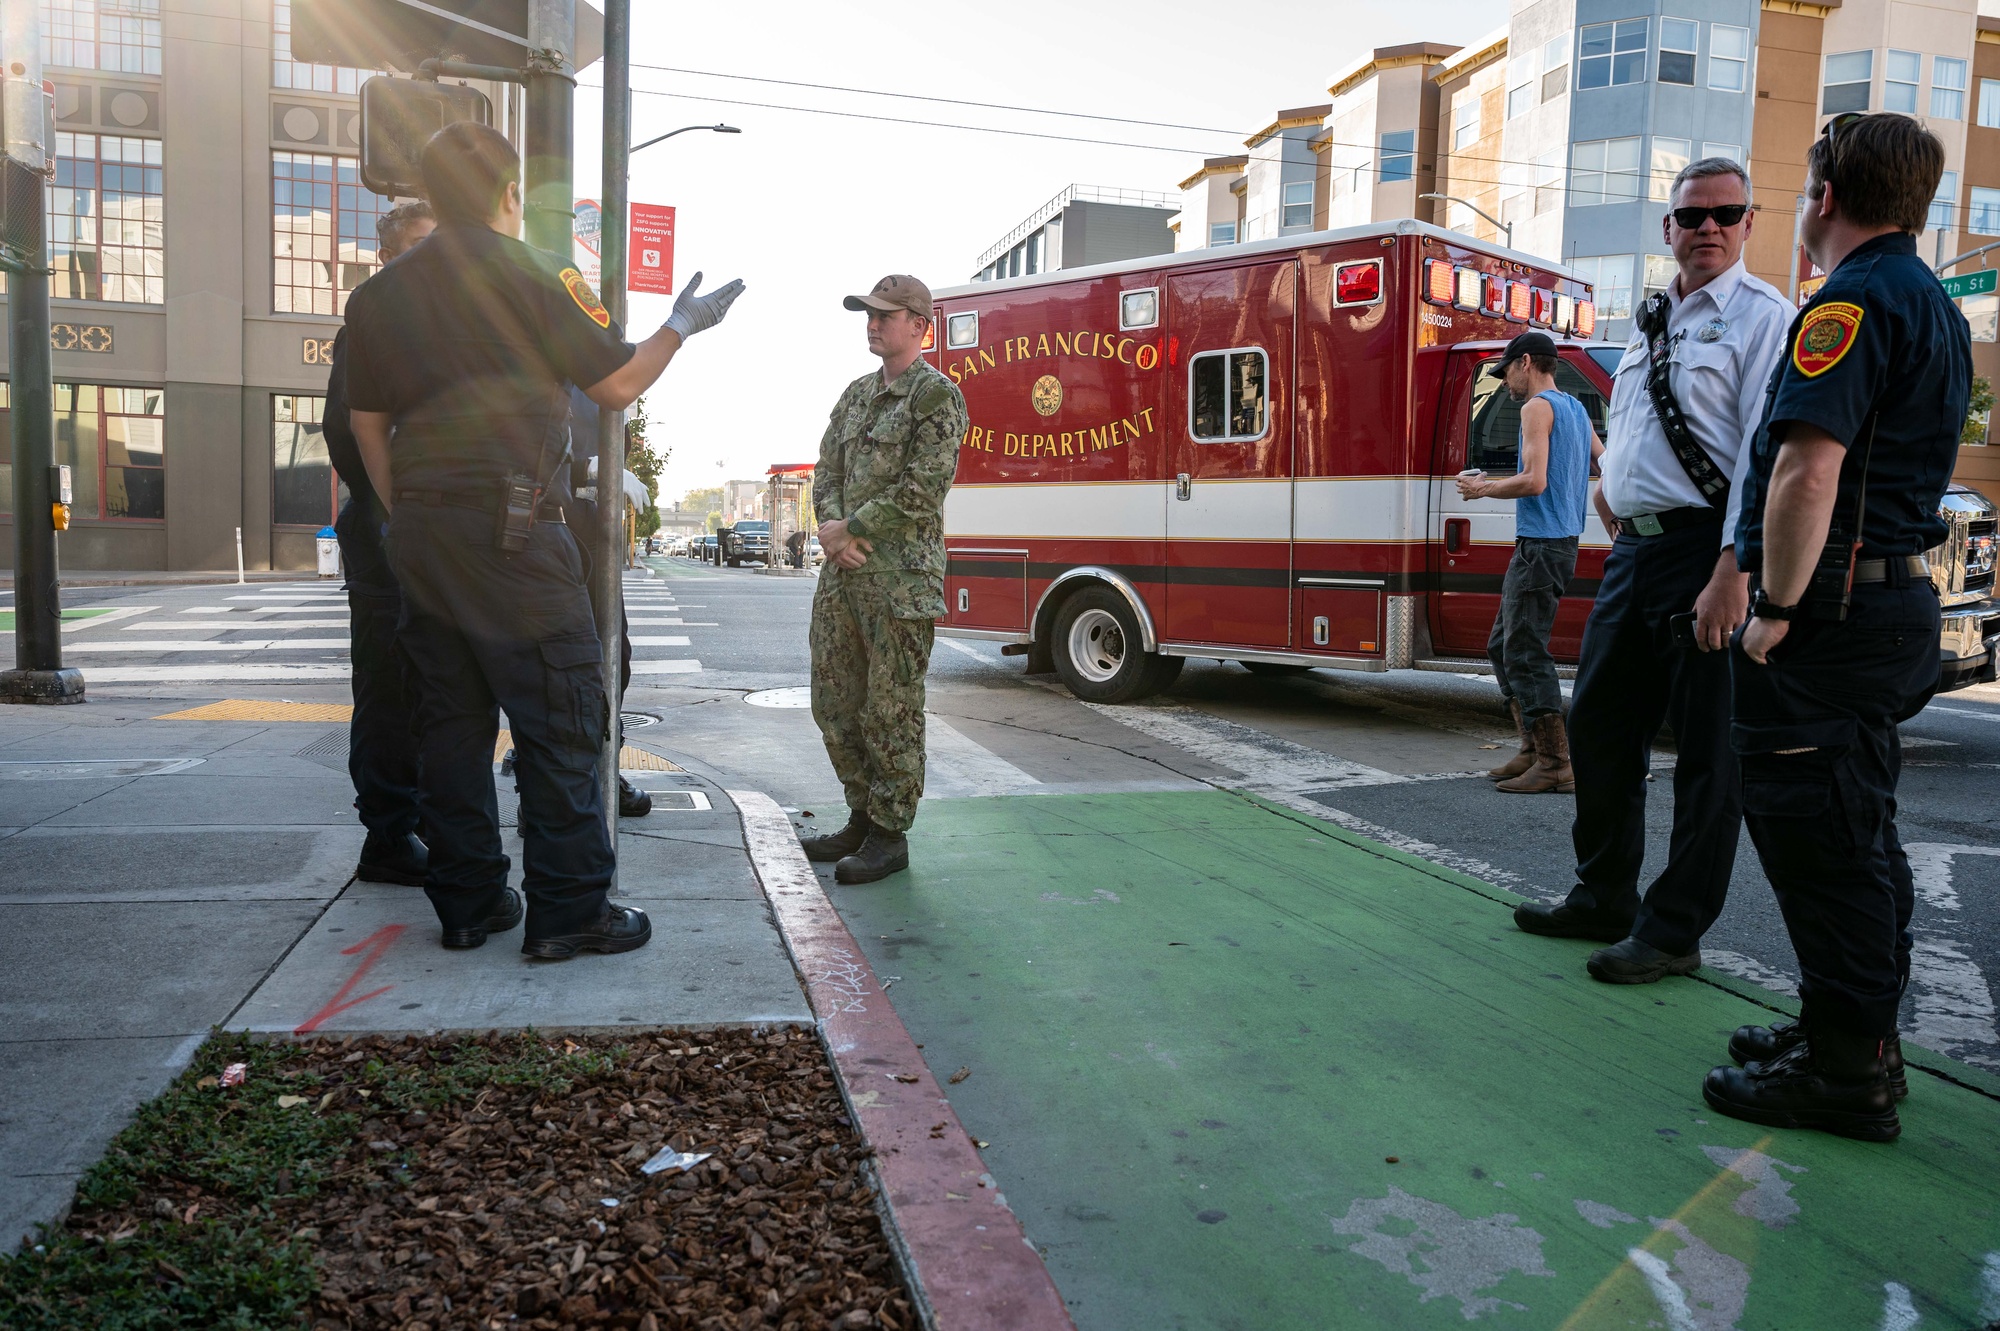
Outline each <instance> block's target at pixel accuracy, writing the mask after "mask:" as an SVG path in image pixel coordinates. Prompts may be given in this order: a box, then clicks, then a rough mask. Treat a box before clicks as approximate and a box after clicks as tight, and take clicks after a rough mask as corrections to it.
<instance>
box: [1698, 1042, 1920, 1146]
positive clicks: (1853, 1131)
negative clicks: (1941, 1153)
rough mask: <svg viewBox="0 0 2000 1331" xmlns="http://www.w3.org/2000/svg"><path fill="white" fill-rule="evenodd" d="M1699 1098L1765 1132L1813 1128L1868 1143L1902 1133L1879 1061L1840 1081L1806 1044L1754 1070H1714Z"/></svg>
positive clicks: (1728, 1067) (1723, 1112)
mask: <svg viewBox="0 0 2000 1331" xmlns="http://www.w3.org/2000/svg"><path fill="white" fill-rule="evenodd" d="M1701 1097H1702V1099H1704V1100H1706V1101H1708V1105H1709V1108H1711V1109H1713V1110H1715V1111H1716V1112H1717V1113H1719V1114H1727V1115H1729V1116H1730V1117H1731V1118H1740V1119H1743V1120H1745V1121H1746V1122H1750V1123H1761V1124H1763V1125H1764V1126H1765V1127H1767V1128H1813V1129H1816V1130H1818V1131H1820V1132H1831V1133H1833V1134H1834V1135H1835V1136H1839V1137H1852V1138H1854V1139H1855V1140H1856V1141H1864V1142H1892V1141H1894V1140H1896V1138H1897V1137H1899V1136H1901V1135H1902V1132H1903V1124H1902V1121H1901V1120H1900V1119H1898V1118H1897V1117H1896V1098H1895V1096H1894V1095H1892V1094H1891V1093H1890V1091H1889V1078H1888V1076H1887V1075H1886V1074H1885V1073H1884V1072H1883V1071H1882V1066H1881V1064H1880V1063H1879V1062H1878V1063H1876V1064H1875V1065H1874V1067H1873V1070H1872V1072H1868V1073H1863V1072H1860V1071H1856V1072H1855V1073H1854V1074H1853V1075H1850V1076H1841V1077H1836V1076H1834V1075H1832V1074H1831V1073H1829V1072H1828V1071H1827V1070H1826V1069H1824V1068H1823V1067H1822V1066H1821V1061H1820V1060H1818V1059H1816V1058H1814V1056H1813V1054H1812V1051H1811V1049H1810V1048H1809V1047H1808V1046H1805V1045H1800V1046H1799V1047H1797V1048H1795V1049H1793V1050H1792V1051H1791V1052H1789V1053H1787V1054H1786V1055H1785V1056H1784V1057H1783V1058H1778V1059H1774V1060H1772V1061H1771V1062H1769V1063H1759V1064H1757V1065H1756V1067H1755V1068H1754V1069H1753V1068H1737V1067H1730V1066H1727V1065H1724V1066H1722V1067H1719V1068H1715V1069H1712V1070H1711V1071H1710V1072H1709V1074H1708V1077H1707V1078H1706V1079H1705V1080H1704V1081H1703V1082H1702V1084H1701Z"/></svg>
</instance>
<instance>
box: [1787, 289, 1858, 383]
mask: <svg viewBox="0 0 2000 1331" xmlns="http://www.w3.org/2000/svg"><path fill="white" fill-rule="evenodd" d="M1862 312H1863V311H1862V309H1861V307H1860V306H1859V305H1850V304H1848V303H1847V302H1846V301H1844V300H1836V301H1829V302H1828V303H1827V304H1825V305H1816V306H1814V307H1813V308H1812V309H1811V310H1810V311H1808V312H1807V314H1806V319H1805V322H1804V323H1803V324H1801V325H1800V326H1799V335H1798V337H1797V338H1796V339H1794V340H1793V342H1792V368H1793V369H1795V370H1797V371H1798V372H1799V373H1800V374H1802V375H1804V376H1805V377H1806V378H1808V379H1815V378H1818V377H1819V376H1820V375H1822V374H1825V373H1826V372H1827V371H1828V370H1830V369H1832V368H1833V367H1834V366H1836V365H1838V364H1840V358H1841V357H1842V356H1845V355H1846V354H1847V353H1848V351H1849V350H1851V349H1852V348H1853V346H1854V337H1855V333H1856V332H1858V331H1859V330H1860V327H1861V315H1862Z"/></svg>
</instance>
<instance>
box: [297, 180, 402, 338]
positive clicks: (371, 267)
mask: <svg viewBox="0 0 2000 1331" xmlns="http://www.w3.org/2000/svg"><path fill="white" fill-rule="evenodd" d="M392 206H393V205H392V203H391V201H390V200H388V199H384V198H381V197H379V196H378V195H375V194H371V193H369V192H368V191H367V190H366V189H363V188H362V185H361V163H360V162H359V161H357V160H356V159H354V158H352V157H329V156H325V155H323V154H320V153H290V152H274V153H272V154H271V212H272V220H271V254H272V258H273V263H272V272H273V289H272V297H271V308H272V309H273V310H275V311H277V312H278V313H280V314H324V315H335V314H344V313H346V311H347V293H348V292H350V291H352V290H354V288H356V287H358V286H360V285H361V284H362V283H363V282H365V281H367V280H368V278H369V275H370V274H372V273H374V271H375V270H376V269H377V268H379V267H380V266H381V265H380V263H378V262H377V260H376V255H375V244H376V242H375V219H376V218H378V217H380V216H381V215H382V214H383V213H386V212H388V211H389V209H390V208H391V207H392Z"/></svg>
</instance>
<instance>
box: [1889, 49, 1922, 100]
mask: <svg viewBox="0 0 2000 1331" xmlns="http://www.w3.org/2000/svg"><path fill="white" fill-rule="evenodd" d="M1923 71H1924V58H1923V57H1922V56H1920V55H1918V54H1917V53H1916V52H1915V51H1891V52H1889V58H1888V60H1887V61H1886V62H1885V63H1884V64H1883V66H1882V109H1883V110H1884V111H1901V112H1902V113H1903V114H1904V115H1906V116H1913V115H1915V114H1916V113H1917V80H1918V79H1919V78H1920V77H1921V76H1922V75H1923Z"/></svg>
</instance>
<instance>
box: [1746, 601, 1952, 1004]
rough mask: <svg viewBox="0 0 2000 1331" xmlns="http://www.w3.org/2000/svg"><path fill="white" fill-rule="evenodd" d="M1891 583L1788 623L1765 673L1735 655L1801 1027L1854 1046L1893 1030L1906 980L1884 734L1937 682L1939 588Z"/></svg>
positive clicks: (1752, 786) (1749, 794) (1763, 836)
mask: <svg viewBox="0 0 2000 1331" xmlns="http://www.w3.org/2000/svg"><path fill="white" fill-rule="evenodd" d="M1898 581H1902V582H1905V583H1906V584H1907V585H1903V586H1892V585H1888V584H1883V583H1875V584H1863V585H1861V586H1857V587H1856V588H1855V589H1854V598H1853V603H1852V605H1851V606H1850V608H1849V610H1848V616H1847V618H1846V619H1845V620H1843V621H1841V622H1838V623H1835V622H1831V621H1825V620H1801V621H1799V622H1797V623H1795V624H1793V625H1792V628H1791V631H1790V632H1789V633H1788V634H1787V635H1786V637H1785V640H1784V641H1783V642H1781V643H1780V644H1778V647H1777V649H1776V650H1775V651H1774V652H1773V653H1772V654H1771V663H1770V664H1769V665H1762V666H1760V665H1758V664H1757V663H1756V662H1754V661H1752V660H1750V658H1749V657H1747V656H1745V655H1743V652H1742V650H1741V648H1740V647H1738V648H1736V649H1735V650H1733V651H1732V652H1731V675H1732V680H1731V682H1732V686H1733V689H1732V691H1733V694H1734V699H1735V709H1734V715H1733V724H1732V727H1731V734H1730V738H1731V740H1732V742H1733V743H1734V745H1735V748H1736V752H1737V754H1738V756H1739V757H1740V758H1741V760H1742V763H1743V813H1744V819H1745V821H1746V822H1748V824H1749V826H1750V839H1751V840H1752V841H1753V842H1755V843H1756V846H1757V855H1758V858H1759V859H1761V860H1762V861H1763V864H1764V874H1765V876H1766V877H1768V878H1769V879H1770V880H1771V886H1772V888H1773V889H1774V890H1775V891H1776V893H1777V897H1778V908H1779V909H1780V910H1781V911H1782V912H1783V913H1784V916H1785V928H1786V929H1787V930H1788V931H1789V932H1790V934H1791V936H1792V949H1793V950H1794V951H1795V952H1796V953H1797V954H1798V958H1799V976H1800V978H1799V1001H1800V1004H1801V1007H1802V1008H1803V1010H1804V1016H1805V1019H1806V1021H1807V1022H1808V1024H1809V1025H1811V1026H1813V1027H1815V1028H1817V1029H1821V1030H1830V1031H1834V1032H1837V1033H1839V1034H1841V1035H1845V1036H1849V1037H1853V1038H1856V1039H1860V1040H1866V1041H1874V1040H1878V1039H1881V1038H1883V1037H1884V1036H1887V1035H1888V1034H1889V1033H1890V1032H1891V1031H1893V1030H1894V1029H1895V1027H1896V1009H1897V1007H1898V1006H1899V1005H1900V1004H1901V1001H1902V995H1903V989H1904V987H1905V986H1906V985H1907V984H1908V983H1909V977H1910V912H1911V910H1912V908H1913V906H1914V905H1915V892H1914V891H1913V884H1912V881H1911V877H1910V861H1909V857H1908V856H1907V855H1905V854H1904V853H1903V845H1902V842H1901V841H1900V840H1898V839H1897V836H1896V778H1897V776H1898V775H1899V774H1900V771H1901V767H1902V747H1901V744H1900V741H1899V740H1898V737H1897V733H1896V726H1897V723H1899V722H1901V721H1906V720H1908V719H1909V718H1910V717H1912V716H1915V715H1916V714H1917V713H1918V712H1919V711H1921V710H1923V707H1924V704H1925V703H1927V702H1929V701H1930V698H1931V694H1932V693H1934V692H1935V691H1936V690H1937V683H1938V601H1937V593H1936V592H1935V591H1934V590H1932V588H1931V585H1930V584H1929V583H1928V582H1922V581H1910V580H1908V579H1907V578H1906V577H1901V576H1899V578H1898ZM1739 641H1740V635H1739Z"/></svg>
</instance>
